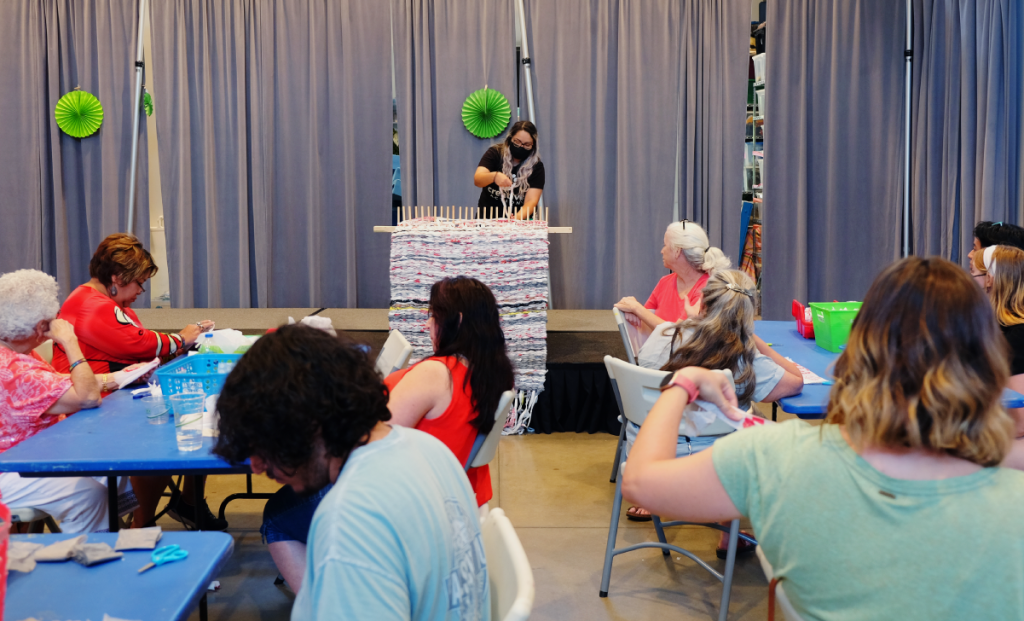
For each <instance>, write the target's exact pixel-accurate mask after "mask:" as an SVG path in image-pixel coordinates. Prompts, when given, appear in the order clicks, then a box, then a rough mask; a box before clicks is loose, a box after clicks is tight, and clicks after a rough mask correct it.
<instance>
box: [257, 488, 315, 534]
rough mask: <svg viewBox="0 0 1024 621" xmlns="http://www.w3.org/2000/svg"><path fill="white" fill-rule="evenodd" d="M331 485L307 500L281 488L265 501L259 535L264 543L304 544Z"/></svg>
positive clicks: (290, 490)
mask: <svg viewBox="0 0 1024 621" xmlns="http://www.w3.org/2000/svg"><path fill="white" fill-rule="evenodd" d="M332 487H333V485H328V486H327V487H325V488H323V489H322V490H320V491H319V492H316V493H315V494H312V495H310V496H299V495H298V494H296V493H295V492H294V491H293V490H292V488H291V486H290V485H285V486H284V487H282V488H281V489H279V490H277V492H276V493H275V494H274V495H273V496H272V497H271V498H270V500H268V501H267V506H266V507H264V508H263V525H262V526H260V534H261V535H263V542H264V543H268V544H269V543H276V542H278V541H299V542H302V543H306V539H307V538H308V537H309V527H310V525H311V524H312V523H313V514H314V513H316V508H317V507H319V506H320V501H321V500H323V498H324V496H326V495H327V492H329V491H331V488H332Z"/></svg>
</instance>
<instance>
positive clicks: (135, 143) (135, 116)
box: [128, 0, 148, 233]
mask: <svg viewBox="0 0 1024 621" xmlns="http://www.w3.org/2000/svg"><path fill="white" fill-rule="evenodd" d="M147 6H148V0H139V29H138V38H137V43H138V45H137V46H136V51H135V97H134V98H133V99H132V170H131V175H130V176H129V177H128V179H129V183H128V232H129V233H134V232H135V175H136V169H137V168H138V163H139V115H140V113H141V111H142V67H143V64H142V25H143V24H145V23H146V22H145V21H144V20H145V19H146V8H147Z"/></svg>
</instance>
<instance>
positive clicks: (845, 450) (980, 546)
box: [622, 257, 1024, 620]
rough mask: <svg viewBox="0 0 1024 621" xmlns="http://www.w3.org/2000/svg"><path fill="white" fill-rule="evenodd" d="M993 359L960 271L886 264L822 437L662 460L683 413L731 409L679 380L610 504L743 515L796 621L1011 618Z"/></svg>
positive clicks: (741, 443)
mask: <svg viewBox="0 0 1024 621" xmlns="http://www.w3.org/2000/svg"><path fill="white" fill-rule="evenodd" d="M997 272H998V268H997ZM1006 354H1007V352H1006V345H1005V341H1004V340H1003V339H1002V338H1001V336H1000V334H999V330H998V327H997V324H996V322H995V319H994V317H993V315H992V312H991V309H990V307H989V305H988V303H987V302H986V300H985V297H984V295H983V294H982V292H981V291H980V290H979V289H978V287H977V286H976V285H975V284H974V283H972V282H971V279H970V277H969V276H968V275H967V274H966V273H965V272H964V271H963V270H962V269H961V268H959V267H958V266H956V265H954V264H952V263H950V262H949V261H946V260H944V259H939V258H931V259H922V258H919V257H910V258H907V259H903V260H902V261H899V262H897V263H894V264H893V265H891V266H889V267H888V268H886V269H885V270H884V271H883V272H882V273H881V274H880V275H879V277H878V278H876V279H875V282H874V283H873V284H872V285H871V288H870V289H869V290H868V293H867V295H866V296H865V298H864V305H863V307H862V308H861V310H860V313H858V315H857V318H856V319H855V320H854V322H853V328H852V330H851V332H850V339H849V343H848V344H847V346H846V349H845V350H844V352H843V353H842V355H840V357H839V360H838V361H837V362H836V367H835V375H836V382H835V386H834V387H833V388H832V393H831V396H830V398H829V404H828V419H827V420H826V422H825V424H824V425H822V426H820V427H814V426H810V425H808V424H806V423H804V422H802V421H799V420H793V421H787V422H785V423H782V424H778V425H765V426H757V427H753V428H750V429H744V430H742V431H740V432H737V433H734V434H730V435H729V436H728V437H726V438H723V439H722V440H720V441H719V442H717V443H715V446H714V447H713V448H711V449H709V450H706V451H703V452H701V453H698V454H697V455H695V456H693V457H688V458H684V459H676V458H675V445H674V444H675V443H674V442H673V441H672V435H674V432H675V430H676V428H677V427H678V425H679V421H680V418H681V415H682V411H683V408H684V407H685V406H686V404H687V403H688V402H690V401H691V400H692V399H694V398H696V397H697V396H698V395H699V396H700V398H702V399H707V400H710V401H713V402H715V403H717V404H718V405H719V406H720V407H723V408H727V407H728V406H729V405H735V404H736V395H735V394H734V393H733V392H732V390H731V389H730V388H729V385H728V383H727V382H726V381H725V380H724V378H722V377H721V374H718V373H711V372H709V371H707V370H704V369H700V368H697V367H686V368H684V369H681V370H679V371H677V372H676V373H675V374H673V375H671V376H669V377H668V378H666V380H667V381H666V383H665V387H664V391H663V392H662V395H661V398H660V399H659V400H658V401H657V403H656V404H655V406H654V408H652V410H651V412H650V415H649V416H648V418H647V420H646V421H645V422H644V425H643V428H642V429H641V430H640V434H639V436H638V437H637V440H636V444H635V445H634V446H633V450H632V452H631V454H630V456H629V466H628V467H627V468H626V470H625V475H624V477H623V487H622V491H623V495H624V496H625V497H626V498H629V499H630V500H633V501H635V502H640V503H643V504H644V505H645V506H647V507H650V508H651V509H652V510H654V511H656V512H658V513H665V514H667V515H672V516H673V517H679V518H681V519H686V520H690V521H697V522H703V521H712V520H716V521H717V520H730V519H735V518H739V517H743V516H746V517H748V518H749V519H750V522H751V524H752V525H753V527H754V530H755V531H756V532H757V536H758V542H759V544H760V546H761V548H762V551H763V552H764V555H765V557H766V559H767V560H768V561H769V562H770V563H771V565H772V567H773V568H774V574H775V577H776V578H777V579H780V580H781V581H782V582H781V584H782V585H783V586H784V588H785V590H786V595H787V596H788V597H789V599H790V601H791V602H792V603H793V605H794V607H795V608H796V609H797V611H798V612H799V613H800V614H801V615H803V616H804V617H805V618H814V619H823V620H828V619H849V618H862V619H872V618H887V619H968V618H979V617H981V618H987V619H1024V607H1022V606H1021V585H1022V584H1024V523H1022V522H1021V520H1020V518H1019V516H1018V514H1017V511H1015V510H1013V509H1012V507H1020V506H1024V473H1021V472H1018V471H1016V470H1011V469H1009V468H999V467H997V466H999V464H1000V463H1001V462H1002V461H1003V459H1004V458H1005V457H1006V456H1007V454H1008V453H1009V451H1010V447H1011V443H1012V442H1013V420H1012V419H1011V418H1010V416H1009V415H1008V414H1007V413H1006V411H1005V410H1004V409H1003V407H1002V405H1001V404H1000V397H1001V394H1002V390H1003V386H1005V385H1006V380H1007V378H1008V377H1009V367H1008V365H1007V361H1006V360H1007V358H1006Z"/></svg>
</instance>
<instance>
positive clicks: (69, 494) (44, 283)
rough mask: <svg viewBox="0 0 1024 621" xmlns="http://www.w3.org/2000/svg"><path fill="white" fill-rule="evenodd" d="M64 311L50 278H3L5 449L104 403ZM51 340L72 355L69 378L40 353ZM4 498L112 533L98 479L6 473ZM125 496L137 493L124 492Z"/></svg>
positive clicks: (33, 273)
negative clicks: (61, 314) (60, 315)
mask: <svg viewBox="0 0 1024 621" xmlns="http://www.w3.org/2000/svg"><path fill="white" fill-rule="evenodd" d="M59 309H60V303H59V301H58V300H57V281H56V280H54V279H53V277H52V276H50V275H48V274H44V273H43V272H40V271H38V270H18V271H16V272H10V273H8V274H4V275H3V276H0V452H3V451H6V450H7V449H9V448H11V447H13V446H15V445H17V444H18V443H20V442H21V441H22V440H25V439H27V438H30V437H32V436H34V435H35V434H36V433H38V432H40V431H42V430H43V429H46V428H47V427H50V426H51V425H54V424H55V423H57V422H59V421H61V420H63V419H64V418H65V416H66V415H68V414H72V413H74V412H77V411H78V410H80V409H84V408H94V407H97V406H98V405H99V404H100V401H101V399H100V386H99V382H98V381H97V380H96V376H95V375H94V374H93V372H92V369H91V368H90V367H89V365H88V363H86V361H85V356H83V355H82V350H81V348H80V347H79V346H78V338H77V337H76V336H75V329H74V327H72V325H71V324H70V323H68V322H67V321H64V320H63V319H55V317H56V316H57V311H58V310H59ZM47 339H53V340H54V342H55V343H57V344H58V345H60V346H61V347H63V348H64V351H66V352H67V353H68V357H69V358H70V359H71V360H72V363H71V373H70V375H63V374H61V373H58V372H57V371H56V370H54V368H53V367H52V366H50V365H49V364H48V363H47V362H46V361H44V360H43V359H42V358H41V357H40V356H39V354H37V353H36V352H35V351H34V350H35V348H36V347H39V345H41V344H42V343H44V342H45V341H46V340H47ZM125 483H127V478H126V479H125ZM0 494H2V495H3V500H4V502H5V503H6V504H7V505H8V506H11V507H33V508H36V509H40V510H42V511H45V512H46V513H48V514H50V515H51V516H52V517H54V518H55V519H56V520H58V521H59V522H60V523H61V529H62V530H63V531H64V532H66V533H82V532H94V531H99V530H106V528H107V488H106V486H105V485H104V483H101V482H100V481H98V480H95V479H91V478H86V477H67V478H53V479H50V478H25V479H23V478H21V476H20V475H18V474H17V473H14V472H4V473H0ZM125 494H127V495H130V494H131V492H130V491H128V490H127V489H126V490H125Z"/></svg>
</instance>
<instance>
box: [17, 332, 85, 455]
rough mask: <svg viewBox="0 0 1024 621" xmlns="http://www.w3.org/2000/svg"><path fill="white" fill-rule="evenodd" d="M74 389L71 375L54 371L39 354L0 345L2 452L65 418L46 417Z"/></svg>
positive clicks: (61, 416) (58, 416)
mask: <svg viewBox="0 0 1024 621" xmlns="http://www.w3.org/2000/svg"><path fill="white" fill-rule="evenodd" d="M70 388H71V378H70V377H68V376H67V375H61V374H60V373H57V372H56V371H54V370H53V367H51V366H50V365H48V364H47V363H46V362H45V361H44V360H43V359H42V358H40V357H39V354H37V353H36V352H34V351H33V352H32V353H31V355H25V354H19V353H17V352H14V351H11V350H10V349H7V348H6V347H3V346H0V453H2V452H3V451H6V450H7V449H9V448H11V447H12V446H15V445H16V444H18V443H19V442H21V441H22V440H25V439H26V438H31V437H32V436H34V435H36V434H37V433H39V432H40V431H42V430H43V429H46V428H47V427H49V426H51V425H53V424H54V423H57V422H58V421H62V420H64V418H65V417H64V415H63V414H58V415H55V416H43V413H44V412H46V410H49V409H50V408H51V407H52V406H53V404H54V403H57V401H58V400H60V398H61V397H62V396H63V395H64V393H65V392H67V391H68V390H69V389H70Z"/></svg>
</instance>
